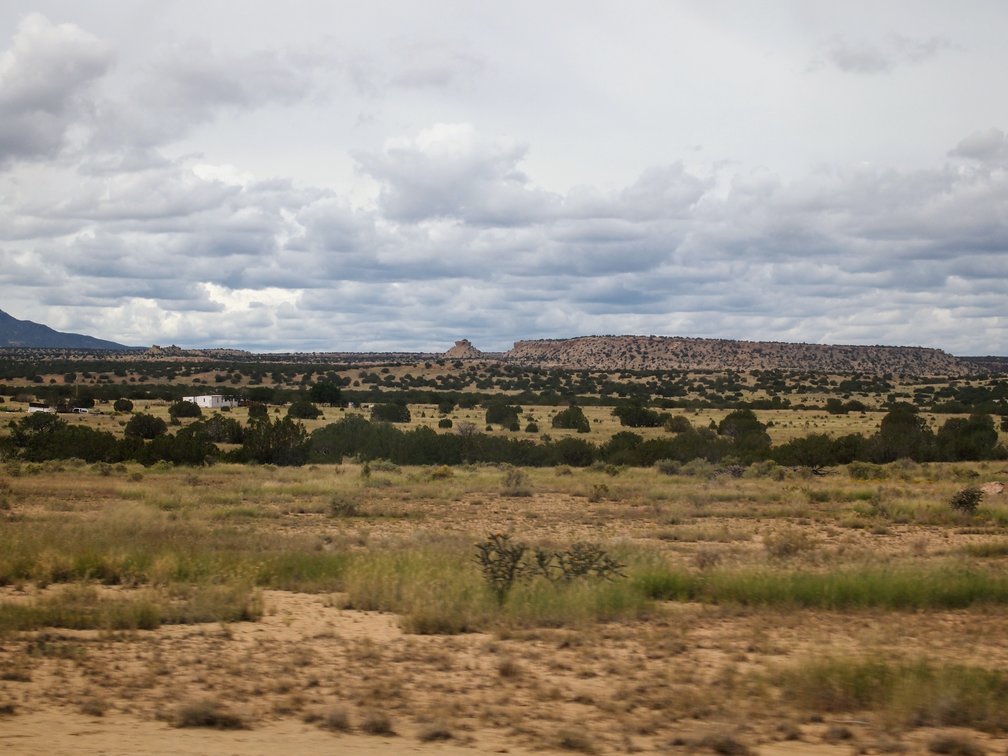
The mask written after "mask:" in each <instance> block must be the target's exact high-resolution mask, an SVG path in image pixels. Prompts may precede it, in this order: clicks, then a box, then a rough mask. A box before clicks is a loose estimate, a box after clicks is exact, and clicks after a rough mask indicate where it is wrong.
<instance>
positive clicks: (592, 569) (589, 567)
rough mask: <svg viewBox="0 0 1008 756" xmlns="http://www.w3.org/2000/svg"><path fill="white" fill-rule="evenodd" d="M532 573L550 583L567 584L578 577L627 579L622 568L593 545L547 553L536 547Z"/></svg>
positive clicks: (575, 546)
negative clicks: (566, 582) (564, 582)
mask: <svg viewBox="0 0 1008 756" xmlns="http://www.w3.org/2000/svg"><path fill="white" fill-rule="evenodd" d="M533 558H534V560H535V563H534V565H532V566H531V570H532V573H533V574H535V575H539V576H542V577H544V578H546V579H547V580H549V581H550V582H551V583H556V582H558V581H570V580H575V579H577V578H599V579H601V580H614V579H615V578H617V577H626V575H624V574H623V568H624V567H625V566H626V565H623V564H620V563H619V562H617V561H616V560H615V559H613V558H612V557H611V556H610V555H609V554H607V553H606V552H605V550H604V549H603V548H602V547H601V546H599V545H598V544H595V543H575V544H573V545H572V546H571V547H570V548H569V549H567V550H566V551H547V550H545V549H541V548H537V549H535V551H534V553H533Z"/></svg>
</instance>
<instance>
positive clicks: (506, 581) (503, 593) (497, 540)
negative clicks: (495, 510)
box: [476, 533, 528, 604]
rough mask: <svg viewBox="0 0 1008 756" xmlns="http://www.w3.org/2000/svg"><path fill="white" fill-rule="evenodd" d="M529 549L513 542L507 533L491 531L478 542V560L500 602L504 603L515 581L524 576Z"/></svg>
mask: <svg viewBox="0 0 1008 756" xmlns="http://www.w3.org/2000/svg"><path fill="white" fill-rule="evenodd" d="M527 550H528V546H526V545H525V544H524V543H514V542H512V541H511V536H509V535H508V534H506V533H491V534H490V535H489V536H487V539H486V540H485V541H482V542H481V543H478V544H476V562H477V564H479V567H480V570H481V571H482V573H483V579H484V580H485V581H486V584H487V585H488V586H489V588H490V590H491V592H493V595H494V598H496V599H497V603H498V604H503V603H504V601H505V600H506V599H507V595H508V593H510V592H511V589H512V588H513V587H514V584H515V581H516V580H518V579H519V578H520V577H521V576H522V574H523V572H524V565H523V563H522V557H524V556H525V552H526V551H527Z"/></svg>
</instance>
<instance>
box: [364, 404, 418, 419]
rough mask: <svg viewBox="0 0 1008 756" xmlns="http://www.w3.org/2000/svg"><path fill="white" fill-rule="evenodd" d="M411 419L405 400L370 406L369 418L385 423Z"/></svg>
mask: <svg viewBox="0 0 1008 756" xmlns="http://www.w3.org/2000/svg"><path fill="white" fill-rule="evenodd" d="M411 419H412V415H410V410H409V407H407V406H406V403H405V402H392V403H390V404H376V405H375V406H374V407H372V408H371V420H372V421H375V422H385V423H408V422H409V421H410V420H411Z"/></svg>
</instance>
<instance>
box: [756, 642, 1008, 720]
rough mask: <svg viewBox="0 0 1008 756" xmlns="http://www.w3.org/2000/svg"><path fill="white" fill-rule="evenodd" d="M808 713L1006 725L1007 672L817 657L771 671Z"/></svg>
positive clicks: (792, 698)
mask: <svg viewBox="0 0 1008 756" xmlns="http://www.w3.org/2000/svg"><path fill="white" fill-rule="evenodd" d="M773 682H774V683H775V684H777V685H779V686H780V687H781V688H782V690H783V691H784V695H785V696H786V697H787V698H789V699H790V700H792V701H793V702H795V703H796V704H798V705H800V706H802V707H804V708H807V709H808V710H811V711H816V712H823V713H848V712H863V711H870V712H872V713H873V714H874V715H875V716H877V717H879V718H881V719H882V720H883V721H884V722H886V723H890V724H898V725H902V726H911V727H920V726H930V727H971V728H975V729H978V730H985V731H988V732H1003V731H1005V730H1006V729H1008V676H1006V675H1005V674H1004V673H1003V672H1001V671H1000V670H996V669H986V668H981V667H974V666H963V665H953V664H933V663H930V662H926V661H916V662H904V661H889V660H883V659H856V658H855V659H850V658H842V659H816V660H814V661H809V662H805V663H802V664H799V665H796V666H794V667H790V668H787V669H784V670H780V671H779V672H777V673H775V674H774V675H773Z"/></svg>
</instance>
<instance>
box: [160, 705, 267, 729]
mask: <svg viewBox="0 0 1008 756" xmlns="http://www.w3.org/2000/svg"><path fill="white" fill-rule="evenodd" d="M172 725H173V726H174V727H210V728H213V729H217V730H245V729H248V724H246V722H245V720H244V719H242V718H241V717H240V716H238V715H237V714H234V713H233V712H230V711H228V710H227V709H226V708H225V707H224V705H223V704H221V703H220V702H219V701H215V700H213V699H209V698H204V699H200V700H198V701H190V702H189V703H184V704H182V705H181V706H179V708H178V709H177V710H176V712H175V716H174V717H173V718H172Z"/></svg>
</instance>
